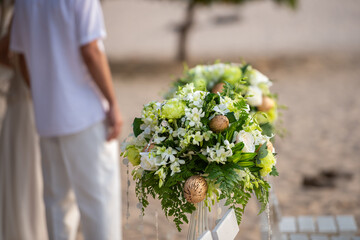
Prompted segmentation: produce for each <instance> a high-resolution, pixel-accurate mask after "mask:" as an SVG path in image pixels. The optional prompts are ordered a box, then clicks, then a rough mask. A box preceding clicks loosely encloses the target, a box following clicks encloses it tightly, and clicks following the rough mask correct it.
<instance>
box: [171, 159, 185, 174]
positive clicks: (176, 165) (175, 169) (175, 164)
mask: <svg viewBox="0 0 360 240" xmlns="http://www.w3.org/2000/svg"><path fill="white" fill-rule="evenodd" d="M184 163H185V161H184V160H180V159H178V160H177V161H175V162H173V163H172V164H171V165H170V169H171V174H170V176H173V175H174V174H175V173H179V172H181V170H180V164H184Z"/></svg>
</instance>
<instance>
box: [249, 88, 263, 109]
mask: <svg viewBox="0 0 360 240" xmlns="http://www.w3.org/2000/svg"><path fill="white" fill-rule="evenodd" d="M247 101H248V103H249V105H250V106H254V107H256V106H260V105H261V104H262V91H261V89H260V88H258V87H254V86H249V89H248V92H247Z"/></svg>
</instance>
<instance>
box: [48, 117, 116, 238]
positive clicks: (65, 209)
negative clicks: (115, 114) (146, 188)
mask: <svg viewBox="0 0 360 240" xmlns="http://www.w3.org/2000/svg"><path fill="white" fill-rule="evenodd" d="M105 138H106V126H105V124H104V123H103V122H100V123H97V124H95V125H93V126H91V127H90V128H88V129H86V130H83V131H81V132H79V133H76V134H71V135H67V136H61V137H52V138H41V153H42V163H43V173H44V199H45V206H46V218H47V225H48V232H49V238H50V239H54V240H60V239H61V240H65V239H66V240H74V239H75V235H76V230H77V226H78V224H79V212H80V215H81V224H82V230H83V234H84V238H85V240H118V239H121V222H120V201H121V199H120V191H119V189H120V185H119V166H118V163H119V162H118V149H117V141H112V142H106V140H105ZM77 206H78V208H77ZM78 209H79V210H80V211H78Z"/></svg>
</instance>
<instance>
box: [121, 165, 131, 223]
mask: <svg viewBox="0 0 360 240" xmlns="http://www.w3.org/2000/svg"><path fill="white" fill-rule="evenodd" d="M123 164H125V165H126V179H127V184H126V223H125V229H129V218H130V201H129V189H130V177H129V159H127V158H124V160H123Z"/></svg>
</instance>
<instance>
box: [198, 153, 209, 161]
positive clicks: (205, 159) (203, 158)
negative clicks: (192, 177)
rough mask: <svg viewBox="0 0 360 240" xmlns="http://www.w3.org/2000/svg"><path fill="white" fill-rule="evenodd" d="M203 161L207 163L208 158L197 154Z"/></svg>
mask: <svg viewBox="0 0 360 240" xmlns="http://www.w3.org/2000/svg"><path fill="white" fill-rule="evenodd" d="M197 155H198V156H199V157H200V158H201V159H202V160H204V161H207V157H206V156H205V155H203V154H201V153H198V154H197Z"/></svg>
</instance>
